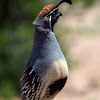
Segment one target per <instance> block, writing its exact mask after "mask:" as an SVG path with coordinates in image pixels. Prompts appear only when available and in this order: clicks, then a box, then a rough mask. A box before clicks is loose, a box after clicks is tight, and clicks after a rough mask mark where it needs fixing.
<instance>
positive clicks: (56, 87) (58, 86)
mask: <svg viewBox="0 0 100 100" xmlns="http://www.w3.org/2000/svg"><path fill="white" fill-rule="evenodd" d="M66 81H67V77H66V78H62V79H59V80H57V81H55V82H54V83H53V84H51V85H50V86H49V95H54V94H55V93H56V92H59V91H61V90H62V88H63V87H64V85H65V83H66Z"/></svg>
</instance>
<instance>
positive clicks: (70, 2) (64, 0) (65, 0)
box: [57, 0, 72, 7]
mask: <svg viewBox="0 0 100 100" xmlns="http://www.w3.org/2000/svg"><path fill="white" fill-rule="evenodd" d="M63 2H67V3H69V4H70V5H71V4H72V1H71V0H62V1H61V2H59V3H58V5H57V7H58V6H59V5H60V4H61V3H63Z"/></svg>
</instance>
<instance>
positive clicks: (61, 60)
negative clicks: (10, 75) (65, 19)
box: [21, 0, 68, 100]
mask: <svg viewBox="0 0 100 100" xmlns="http://www.w3.org/2000/svg"><path fill="white" fill-rule="evenodd" d="M63 1H65V0H63ZM61 2H62V1H61ZM59 4H61V3H59ZM59 4H58V5H59ZM58 5H54V4H50V5H48V6H45V7H44V8H43V10H42V11H41V12H40V13H39V15H38V17H37V18H36V19H35V20H34V21H33V24H34V27H35V33H34V45H33V49H32V53H31V57H30V59H29V61H28V63H27V65H26V68H25V71H24V73H23V75H22V78H21V100H52V99H53V98H54V97H55V96H56V95H57V94H58V93H59V92H60V91H61V90H62V88H63V87H64V85H65V83H66V81H67V78H68V66H67V62H66V59H65V57H64V55H63V53H62V51H61V48H60V46H59V43H58V41H57V39H56V36H55V34H54V32H53V27H54V25H55V23H56V22H57V21H58V19H59V17H60V16H61V15H62V14H61V13H60V12H59V11H58Z"/></svg>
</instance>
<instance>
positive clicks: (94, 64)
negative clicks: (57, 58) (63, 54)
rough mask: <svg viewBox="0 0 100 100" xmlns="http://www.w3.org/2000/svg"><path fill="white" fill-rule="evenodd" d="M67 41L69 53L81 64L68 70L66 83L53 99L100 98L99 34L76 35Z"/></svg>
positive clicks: (78, 99)
mask: <svg viewBox="0 0 100 100" xmlns="http://www.w3.org/2000/svg"><path fill="white" fill-rule="evenodd" d="M74 38H76V37H74ZM69 40H71V41H72V38H71V37H70V39H69ZM67 42H68V41H67ZM69 43H70V47H69V48H70V52H71V55H72V56H73V57H74V59H77V60H78V61H80V62H81V64H80V65H78V67H77V66H76V65H75V66H73V67H74V69H72V70H69V78H68V81H67V84H66V86H65V87H64V89H63V90H62V91H61V93H60V94H58V96H57V97H56V98H55V100H100V72H99V71H100V36H98V37H95V38H89V37H85V36H77V39H74V40H73V41H72V42H69Z"/></svg>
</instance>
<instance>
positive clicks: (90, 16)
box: [0, 0, 100, 100]
mask: <svg viewBox="0 0 100 100" xmlns="http://www.w3.org/2000/svg"><path fill="white" fill-rule="evenodd" d="M49 1H50V0H29V1H28V0H0V100H21V99H20V78H21V75H22V73H23V71H24V68H25V66H26V64H27V61H28V59H29V57H30V54H31V50H32V46H33V39H34V26H33V25H32V21H33V20H34V19H35V18H36V16H37V15H38V13H39V12H40V11H41V10H42V8H43V6H45V5H46V4H48V3H49ZM55 1H57V0H55ZM51 3H53V0H52V2H51ZM59 10H60V12H62V13H63V16H62V17H60V19H59V21H58V23H57V24H56V25H55V29H54V32H55V34H56V36H57V39H58V41H59V43H60V46H61V48H62V50H63V53H64V55H65V57H66V59H67V62H68V66H69V78H68V81H67V84H66V85H65V87H64V89H63V90H62V91H61V92H60V93H59V94H58V95H57V96H56V98H55V100H100V1H99V0H73V5H71V6H70V5H68V4H66V3H64V4H62V5H60V6H59Z"/></svg>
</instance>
